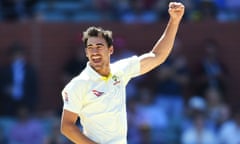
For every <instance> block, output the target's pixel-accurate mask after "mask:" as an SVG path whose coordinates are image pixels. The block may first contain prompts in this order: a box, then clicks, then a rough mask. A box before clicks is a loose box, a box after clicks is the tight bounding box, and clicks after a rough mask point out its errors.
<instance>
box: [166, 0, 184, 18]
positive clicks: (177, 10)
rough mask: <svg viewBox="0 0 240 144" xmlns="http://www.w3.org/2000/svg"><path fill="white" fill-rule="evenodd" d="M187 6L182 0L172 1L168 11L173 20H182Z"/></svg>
mask: <svg viewBox="0 0 240 144" xmlns="http://www.w3.org/2000/svg"><path fill="white" fill-rule="evenodd" d="M184 10H185V7H184V5H183V4H182V3H180V2H170V3H169V6H168V13H169V15H170V18H171V20H173V21H174V22H180V20H181V19H182V17H183V14H184Z"/></svg>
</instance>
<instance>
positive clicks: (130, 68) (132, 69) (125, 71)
mask: <svg viewBox="0 0 240 144" xmlns="http://www.w3.org/2000/svg"><path fill="white" fill-rule="evenodd" d="M114 67H115V69H118V71H121V73H122V78H123V80H124V83H125V84H127V83H128V81H129V80H130V79H131V78H133V77H136V76H139V75H140V59H139V57H137V56H132V57H129V58H126V59H122V60H120V61H118V62H116V63H115V64H114Z"/></svg>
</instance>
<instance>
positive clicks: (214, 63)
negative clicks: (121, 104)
mask: <svg viewBox="0 0 240 144" xmlns="http://www.w3.org/2000/svg"><path fill="white" fill-rule="evenodd" d="M122 41H123V40H121V39H117V40H116V41H115V42H116V43H115V44H117V45H116V46H120V45H119V44H122V43H123V42H122ZM121 46H123V45H121ZM218 47H220V45H219V44H218V43H217V41H215V40H214V39H206V40H204V41H203V44H202V50H203V51H204V54H203V55H202V57H201V58H200V59H199V61H198V62H197V63H198V64H197V65H196V67H190V66H189V61H188V59H187V58H186V56H185V55H184V53H183V51H182V49H183V47H182V43H181V39H180V38H177V39H176V41H175V44H174V49H173V51H172V53H171V55H170V56H169V57H168V59H167V60H166V62H165V63H164V64H162V65H161V66H160V67H159V68H158V69H156V70H154V71H153V72H151V73H150V74H147V75H145V76H142V77H139V78H135V79H133V80H132V81H131V82H130V84H129V85H128V86H127V113H128V125H129V128H128V143H129V144H239V143H240V137H239V135H240V106H239V105H238V106H233V105H231V104H230V103H228V98H227V97H228V96H227V87H228V81H229V80H228V79H227V78H228V70H227V68H226V66H225V65H224V64H223V63H222V61H221V57H219V54H218V53H217V52H218V51H217V49H218ZM73 53H74V56H73V57H71V58H70V59H69V60H68V61H66V63H65V64H63V67H62V74H61V77H60V78H59V79H61V82H62V85H65V84H66V83H67V82H68V81H69V80H71V79H72V78H73V77H74V76H76V75H78V73H79V72H80V71H81V70H82V69H83V68H84V67H85V64H86V61H87V60H86V57H85V55H84V52H83V49H80V48H76V49H75V51H74V52H73ZM7 54H8V55H7V56H8V62H7V63H6V64H5V65H1V66H0V69H1V70H0V72H1V73H0V96H1V97H0V103H1V104H0V110H1V111H0V144H33V143H34V144H70V142H69V141H68V140H67V139H66V138H65V137H63V136H62V135H61V134H60V128H59V126H60V112H61V110H60V111H59V110H53V111H52V112H46V113H38V112H37V111H36V106H37V104H38V103H37V101H38V98H39V95H38V89H39V85H38V78H39V75H38V73H37V71H36V69H35V67H34V66H33V65H32V64H31V61H29V60H28V59H27V57H26V55H27V53H26V51H25V47H24V46H23V45H22V44H21V43H19V42H15V43H13V44H12V45H10V46H9V50H8V51H7ZM132 54H134V52H132V51H130V50H127V49H119V50H118V52H117V53H116V54H115V55H114V56H113V59H112V61H113V62H114V61H115V60H117V59H120V58H124V57H128V56H130V55H132ZM61 106H62V105H61V104H59V107H61ZM79 128H81V125H79Z"/></svg>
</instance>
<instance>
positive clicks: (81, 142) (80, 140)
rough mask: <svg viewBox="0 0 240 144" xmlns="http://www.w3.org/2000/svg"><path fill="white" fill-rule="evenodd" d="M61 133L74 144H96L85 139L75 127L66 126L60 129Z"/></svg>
mask: <svg viewBox="0 0 240 144" xmlns="http://www.w3.org/2000/svg"><path fill="white" fill-rule="evenodd" d="M61 132H62V133H63V135H65V136H66V137H67V138H68V139H70V140H71V141H72V142H74V143H76V144H97V143H95V142H94V141H92V140H90V139H89V138H88V137H86V136H85V135H84V134H83V133H82V132H81V131H80V129H79V128H78V127H77V126H76V125H67V126H65V127H63V128H62V129H61Z"/></svg>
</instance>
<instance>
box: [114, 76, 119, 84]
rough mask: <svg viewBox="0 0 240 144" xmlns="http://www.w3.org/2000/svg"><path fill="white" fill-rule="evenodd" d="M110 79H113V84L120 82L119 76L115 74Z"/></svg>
mask: <svg viewBox="0 0 240 144" xmlns="http://www.w3.org/2000/svg"><path fill="white" fill-rule="evenodd" d="M112 80H113V81H114V83H113V85H116V84H118V83H120V80H119V77H118V76H116V75H113V76H112Z"/></svg>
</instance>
